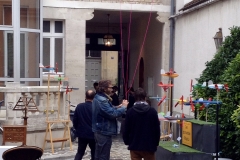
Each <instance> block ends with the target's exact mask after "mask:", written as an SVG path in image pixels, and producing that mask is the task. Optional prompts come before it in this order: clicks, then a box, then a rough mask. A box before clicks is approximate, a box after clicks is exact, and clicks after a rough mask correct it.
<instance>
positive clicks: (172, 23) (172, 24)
mask: <svg viewBox="0 0 240 160" xmlns="http://www.w3.org/2000/svg"><path fill="white" fill-rule="evenodd" d="M175 8H176V1H175V0H171V16H173V15H175ZM174 34H175V19H174V18H171V19H170V51H169V69H174V68H173V64H174ZM169 81H170V83H173V78H169ZM172 88H173V87H170V93H169V94H170V103H169V106H170V107H169V108H170V115H171V116H172V108H173V107H172V106H173V100H172V97H173V89H172Z"/></svg>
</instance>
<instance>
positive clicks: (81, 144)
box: [74, 137, 95, 160]
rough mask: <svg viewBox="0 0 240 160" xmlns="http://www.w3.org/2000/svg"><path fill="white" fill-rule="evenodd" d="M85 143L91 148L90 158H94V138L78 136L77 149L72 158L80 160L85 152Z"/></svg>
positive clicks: (92, 159)
mask: <svg viewBox="0 0 240 160" xmlns="http://www.w3.org/2000/svg"><path fill="white" fill-rule="evenodd" d="M87 145H88V146H89V148H90V149H91V160H94V157H95V156H94V154H95V140H94V139H88V138H80V137H78V150H77V154H76V156H75V159H74V160H81V159H82V157H83V156H84V154H85V150H86V147H87Z"/></svg>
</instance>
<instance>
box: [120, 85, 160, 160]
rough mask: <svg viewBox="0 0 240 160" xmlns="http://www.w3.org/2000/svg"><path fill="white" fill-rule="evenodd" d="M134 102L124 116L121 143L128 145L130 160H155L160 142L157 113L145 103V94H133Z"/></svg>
mask: <svg viewBox="0 0 240 160" xmlns="http://www.w3.org/2000/svg"><path fill="white" fill-rule="evenodd" d="M134 98H135V100H136V102H135V103H134V105H133V107H132V108H130V109H129V110H128V112H127V114H126V119H125V127H124V131H123V141H124V143H125V144H126V145H128V149H129V150H130V155H131V159H132V160H141V159H142V158H143V159H144V160H155V152H156V150H157V146H158V144H159V140H160V122H159V120H158V114H157V111H156V110H155V109H154V108H152V107H150V106H149V104H148V103H147V102H146V101H145V98H146V92H145V91H144V90H143V89H142V88H138V89H137V90H135V92H134Z"/></svg>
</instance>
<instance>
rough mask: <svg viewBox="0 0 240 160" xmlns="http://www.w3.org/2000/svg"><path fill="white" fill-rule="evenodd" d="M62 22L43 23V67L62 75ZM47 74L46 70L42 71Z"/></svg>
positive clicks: (50, 21) (45, 21)
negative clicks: (52, 69)
mask: <svg viewBox="0 0 240 160" xmlns="http://www.w3.org/2000/svg"><path fill="white" fill-rule="evenodd" d="M63 57H64V22H63V21H59V20H44V21H43V65H44V66H48V65H50V66H51V67H55V66H56V63H57V67H58V72H60V73H63V72H64V70H63V68H64V67H63V66H64V64H63V62H64V60H63ZM43 72H48V70H43Z"/></svg>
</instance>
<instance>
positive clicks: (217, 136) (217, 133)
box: [216, 103, 219, 160]
mask: <svg viewBox="0 0 240 160" xmlns="http://www.w3.org/2000/svg"><path fill="white" fill-rule="evenodd" d="M218 113H219V104H218V103H217V108H216V160H218V143H219V142H218V138H219V130H218V129H219V128H218Z"/></svg>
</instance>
